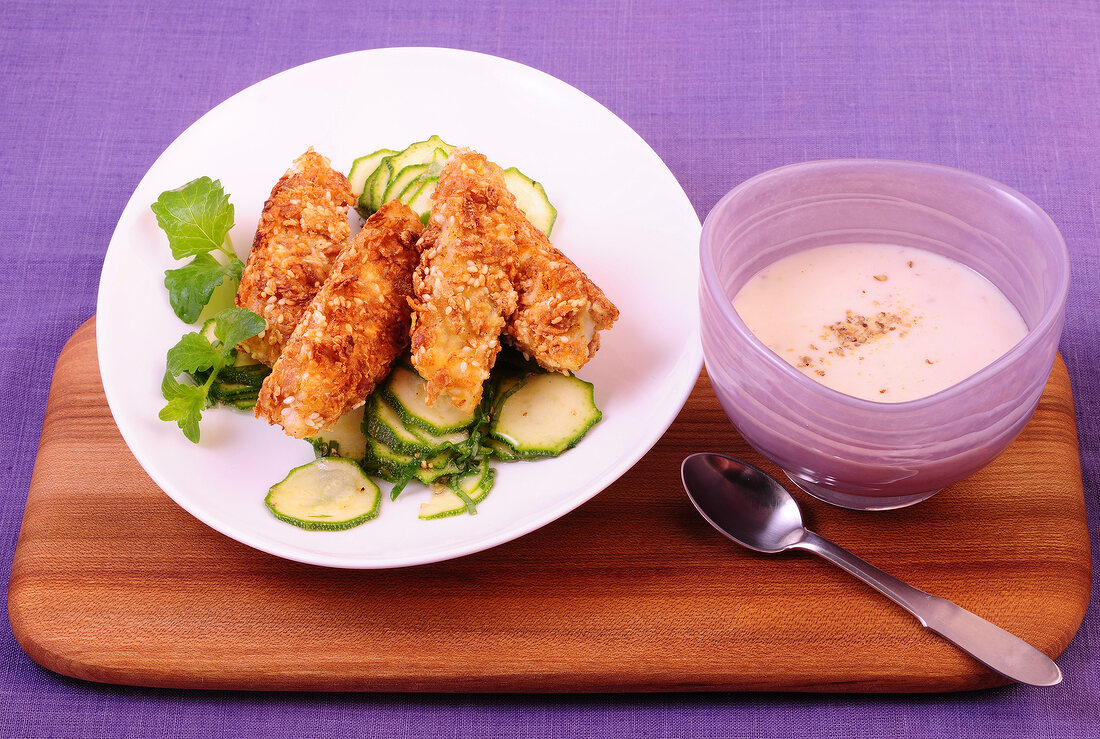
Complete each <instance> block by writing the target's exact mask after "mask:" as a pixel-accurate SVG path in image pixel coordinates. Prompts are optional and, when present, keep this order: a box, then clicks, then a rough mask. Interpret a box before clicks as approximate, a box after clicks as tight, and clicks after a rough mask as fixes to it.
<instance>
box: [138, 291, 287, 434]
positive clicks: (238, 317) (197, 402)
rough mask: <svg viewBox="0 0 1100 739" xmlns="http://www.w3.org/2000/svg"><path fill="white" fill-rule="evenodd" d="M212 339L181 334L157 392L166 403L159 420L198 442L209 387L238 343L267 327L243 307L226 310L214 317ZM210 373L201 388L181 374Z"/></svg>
mask: <svg viewBox="0 0 1100 739" xmlns="http://www.w3.org/2000/svg"><path fill="white" fill-rule="evenodd" d="M213 321H214V336H215V337H216V338H217V339H218V341H217V342H213V343H212V342H211V341H210V340H209V339H207V338H206V337H205V336H203V335H202V334H201V333H199V332H197V331H193V332H191V333H189V334H184V335H183V337H182V338H180V340H179V342H177V343H176V345H175V346H173V347H172V348H171V349H169V350H168V369H167V371H166V372H165V374H164V379H163V380H162V381H161V385H160V391H161V395H163V396H164V399H165V400H167V401H168V404H167V405H165V406H164V407H163V408H161V410H160V413H159V414H158V416H159V417H160V419H161V420H162V421H175V422H176V424H177V425H178V426H179V427H180V429H181V430H182V431H183V435H184V436H186V437H187V438H188V439H189V440H190V441H192V442H194V443H196V444H197V443H198V442H199V420H200V419H201V418H202V412H203V411H204V410H205V409H206V408H208V407H209V406H210V405H211V403H212V401H211V398H210V388H211V386H212V385H213V384H214V380H215V378H216V377H217V376H218V373H219V372H220V371H221V370H222V369H224V368H225V366H226V365H227V364H229V363H230V362H231V361H232V357H233V356H234V350H235V349H236V347H237V344H239V343H240V342H242V341H244V340H245V339H248V338H250V337H252V336H255V335H256V334H258V333H260V332H261V331H263V330H264V328H265V327H266V325H267V324H266V323H265V322H264V319H262V318H260V317H259V316H258V315H256V314H255V313H253V312H252V311H249V310H245V309H244V308H226V309H225V310H223V311H221V312H219V313H218V314H217V315H216V316H214V318H213ZM207 371H209V374H208V375H206V378H205V380H204V381H203V383H202V384H201V385H191V384H186V383H182V382H180V381H179V380H177V379H176V377H177V376H179V375H181V374H184V373H186V374H189V375H195V374H196V373H202V372H207Z"/></svg>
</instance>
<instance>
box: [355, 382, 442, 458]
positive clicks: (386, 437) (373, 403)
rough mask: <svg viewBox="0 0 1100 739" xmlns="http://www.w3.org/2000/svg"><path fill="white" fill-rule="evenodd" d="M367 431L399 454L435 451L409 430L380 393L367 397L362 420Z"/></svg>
mask: <svg viewBox="0 0 1100 739" xmlns="http://www.w3.org/2000/svg"><path fill="white" fill-rule="evenodd" d="M364 423H365V426H366V429H367V433H368V434H370V435H371V436H373V437H374V438H375V439H378V440H379V441H381V442H382V443H384V444H385V445H386V446H388V447H389V448H390V449H392V450H393V451H395V452H397V453H399V454H408V455H410V456H411V455H416V454H421V455H423V454H425V453H427V452H433V451H437V450H436V449H434V448H432V446H431V445H429V444H427V443H425V442H424V440H423V439H421V438H420V437H419V436H417V435H416V434H414V433H413V432H412V431H409V429H408V428H406V427H405V424H404V423H402V421H401V417H400V416H398V415H397V411H395V410H394V409H393V406H391V405H390V404H389V403H387V402H386V401H385V400H384V399H383V398H382V396H381V395H380V394H378V393H375V394H374V395H372V396H371V397H370V398H368V399H367V414H366V420H365V421H364Z"/></svg>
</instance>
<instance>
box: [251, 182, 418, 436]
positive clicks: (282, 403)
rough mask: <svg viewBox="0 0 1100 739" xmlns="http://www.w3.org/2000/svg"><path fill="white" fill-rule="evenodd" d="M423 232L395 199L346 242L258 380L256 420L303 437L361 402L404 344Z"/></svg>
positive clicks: (329, 425)
mask: <svg viewBox="0 0 1100 739" xmlns="http://www.w3.org/2000/svg"><path fill="white" fill-rule="evenodd" d="M423 230H424V227H423V226H422V225H421V223H420V219H419V218H418V217H417V215H416V213H414V212H413V211H412V210H411V209H409V208H408V207H407V206H405V205H403V204H401V203H400V202H398V201H396V200H394V201H391V202H389V203H386V204H385V205H383V206H382V207H381V208H380V209H379V210H378V212H377V213H375V214H374V215H372V216H371V217H370V218H369V219H368V220H367V222H366V223H365V224H364V225H363V228H362V230H361V231H360V232H359V233H358V234H356V235H355V236H354V237H352V238H351V239H349V240H348V241H347V243H346V244H345V245H344V248H343V250H342V251H341V252H340V255H339V256H338V257H337V258H336V261H335V263H334V264H333V267H332V272H331V273H330V274H329V276H328V279H327V280H325V283H324V285H323V286H322V287H321V289H320V290H319V291H318V292H317V294H316V296H314V298H313V300H312V302H311V303H310V304H309V306H308V308H307V309H306V310H305V311H304V313H303V317H302V319H301V321H300V322H299V323H298V325H297V327H296V328H295V329H294V333H293V334H292V335H291V336H290V339H289V340H288V342H287V344H286V346H285V347H284V348H283V351H282V354H280V355H279V358H278V361H276V362H275V366H274V368H273V369H272V371H271V374H270V375H268V377H267V378H266V379H265V380H264V384H263V387H262V388H261V390H260V398H259V402H258V403H257V404H256V416H257V417H259V418H265V419H267V421H268V422H269V423H273V424H278V425H281V426H282V427H283V428H284V429H285V430H286V432H287V433H288V434H290V435H291V436H295V437H298V438H303V437H306V436H309V435H311V434H315V433H317V432H318V431H321V430H323V429H326V428H329V427H331V426H332V424H334V423H335V422H336V421H337V420H338V419H339V418H340V416H341V415H343V414H344V413H347V412H348V411H350V410H352V409H353V408H355V407H357V406H361V405H362V404H363V401H364V400H365V399H366V397H367V396H368V395H369V394H370V393H371V391H372V390H373V389H374V386H375V385H376V384H377V383H378V382H380V381H381V380H382V379H384V378H385V377H386V375H387V374H389V371H390V366H391V364H392V363H393V360H394V359H395V358H396V357H397V355H398V354H399V353H400V352H401V351H403V350H404V348H405V347H406V346H407V345H408V342H409V325H410V316H411V313H412V309H411V308H410V307H409V299H410V297H411V295H412V273H413V268H414V267H415V266H416V264H417V261H418V259H419V256H420V255H419V251H418V249H417V240H418V239H419V237H420V235H421V233H422V232H423Z"/></svg>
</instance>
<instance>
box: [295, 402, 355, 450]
mask: <svg viewBox="0 0 1100 739" xmlns="http://www.w3.org/2000/svg"><path fill="white" fill-rule="evenodd" d="M365 410H366V406H365V405H363V406H360V407H358V408H355V409H353V410H350V411H348V412H347V413H345V414H344V415H342V416H340V418H339V420H337V421H336V423H335V424H333V426H332V428H331V429H329V430H328V431H320V432H318V433H316V434H314V435H313V436H309V437H307V438H306V441H308V442H309V443H310V444H312V445H313V451H314V453H316V455H317V456H318V457H343V458H345V459H354V460H356V461H358V460H361V459H363V457H365V456H366V454H367V435H366V434H365V433H364V432H363V415H364V412H365Z"/></svg>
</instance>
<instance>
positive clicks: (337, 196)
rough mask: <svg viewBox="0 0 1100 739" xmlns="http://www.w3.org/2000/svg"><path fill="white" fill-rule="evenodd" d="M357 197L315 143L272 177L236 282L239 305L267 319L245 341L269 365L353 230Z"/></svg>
mask: <svg viewBox="0 0 1100 739" xmlns="http://www.w3.org/2000/svg"><path fill="white" fill-rule="evenodd" d="M354 202H355V198H354V196H353V195H352V194H351V187H350V186H349V185H348V180H347V178H346V177H344V175H342V174H340V173H339V172H337V171H336V170H334V169H332V167H331V166H329V160H328V159H326V158H325V157H323V156H321V155H320V154H318V153H317V152H315V151H314V150H313V149H312V148H310V149H309V150H308V151H306V153H305V154H303V155H302V156H300V157H298V158H297V159H296V160H295V161H294V164H293V165H292V166H291V168H290V169H289V170H287V172H286V174H284V175H283V176H282V178H281V179H280V180H279V181H278V182H277V183H275V187H274V188H272V190H271V197H269V198H268V200H267V202H266V203H265V204H264V209H263V213H261V214H260V223H259V226H257V228H256V238H255V239H254V240H253V242H252V251H250V252H249V253H248V263H247V264H246V265H245V268H244V274H243V275H242V276H241V284H240V287H238V288H237V305H238V306H240V307H241V308H248V309H249V310H250V311H252V312H253V313H257V314H259V315H260V316H262V317H263V318H264V320H266V321H267V328H266V329H265V330H264V332H263V333H261V334H259V335H258V336H255V337H253V338H251V339H249V340H247V341H245V342H244V344H243V346H244V348H245V350H246V351H248V353H249V354H251V355H252V356H253V357H255V358H256V359H257V360H259V361H261V362H263V363H264V364H266V365H269V366H271V365H274V364H275V360H276V359H278V358H279V352H281V351H282V349H283V345H284V344H286V342H287V339H289V338H290V334H291V333H292V332H293V331H294V327H295V326H297V325H298V320H299V319H300V318H301V316H302V312H303V311H304V310H305V309H306V307H307V306H308V305H309V303H310V301H311V300H313V296H314V295H316V294H317V291H318V290H320V289H321V284H322V283H323V282H324V281H325V278H326V277H328V274H329V271H330V270H331V269H332V263H333V261H335V259H336V255H337V254H339V253H340V247H341V246H342V245H343V243H344V241H345V240H347V238H348V235H349V234H350V233H351V229H350V228H349V227H348V207H349V206H350V205H352V204H353V203H354Z"/></svg>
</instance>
